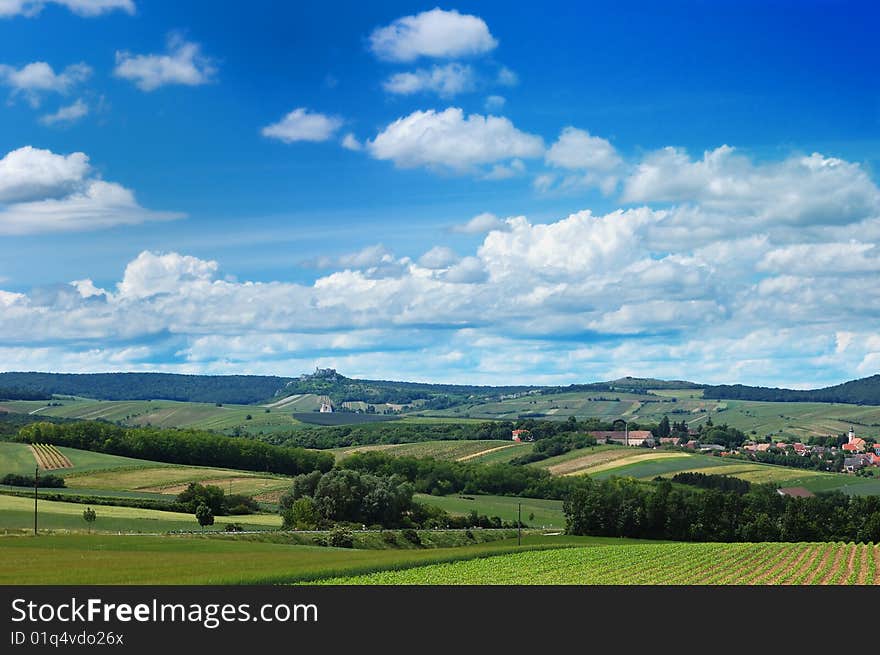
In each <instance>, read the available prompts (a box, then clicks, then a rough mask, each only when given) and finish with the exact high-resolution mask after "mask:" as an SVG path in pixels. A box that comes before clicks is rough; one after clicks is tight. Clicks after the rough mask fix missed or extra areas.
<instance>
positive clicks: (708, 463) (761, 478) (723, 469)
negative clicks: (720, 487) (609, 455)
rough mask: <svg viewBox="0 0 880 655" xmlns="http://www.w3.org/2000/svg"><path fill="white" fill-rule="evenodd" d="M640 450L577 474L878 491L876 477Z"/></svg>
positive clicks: (861, 493)
mask: <svg viewBox="0 0 880 655" xmlns="http://www.w3.org/2000/svg"><path fill="white" fill-rule="evenodd" d="M620 450H623V449H622V448H621V449H620ZM640 451H641V449H630V452H632V453H640ZM641 452H642V454H633V455H631V456H628V457H618V458H616V459H613V460H610V461H607V462H603V463H601V464H596V465H594V466H592V467H591V468H586V469H583V470H581V471H578V473H585V474H587V475H589V476H590V477H592V478H595V479H597V480H605V479H608V478H610V477H612V476H618V477H632V478H636V479H639V480H651V479H653V478H655V477H656V476H658V475H659V476H664V477H672V476H673V475H675V474H676V473H681V472H685V471H688V472H698V473H707V474H714V475H730V476H733V477H736V478H741V479H743V480H747V481H749V482H752V483H754V484H763V483H767V482H773V483H776V484H778V485H780V486H783V487H805V488H807V489H809V490H810V491H813V492H819V491H842V492H844V493H846V494H850V495H858V496H867V495H875V494H878V493H880V480H878V479H868V478H860V477H856V476H853V475H846V474H843V473H827V472H823V471H811V470H806V469H799V468H793V467H788V466H779V465H774V464H762V463H759V462H748V461H743V460H737V459H727V458H722V457H713V456H710V455H699V454H690V453H686V452H678V451H671V452H670V451H651V450H649V451H641Z"/></svg>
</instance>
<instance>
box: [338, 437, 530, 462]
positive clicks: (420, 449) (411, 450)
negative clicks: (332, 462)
mask: <svg viewBox="0 0 880 655" xmlns="http://www.w3.org/2000/svg"><path fill="white" fill-rule="evenodd" d="M373 450H378V451H381V452H382V453H384V454H386V455H393V456H394V457H431V458H433V459H439V460H445V461H459V460H464V458H467V460H465V461H474V462H476V461H481V460H480V457H482V456H489V455H492V454H495V453H500V452H505V454H506V451H512V452H513V454H511V455H509V457H515V456H516V455H517V454H523V453H524V452H527V451H528V450H530V449H528V448H526V444H517V443H516V442H512V441H501V440H497V439H477V440H443V441H419V442H416V443H407V444H372V445H367V446H348V447H346V448H333V449H332V450H331V451H330V452H332V453H333V454H334V455H335V456H336V460H337V461H340V460H343V459H345V458H346V457H348V456H349V455H351V454H353V453H357V452H369V451H373Z"/></svg>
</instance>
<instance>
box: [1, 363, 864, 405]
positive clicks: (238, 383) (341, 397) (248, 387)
mask: <svg viewBox="0 0 880 655" xmlns="http://www.w3.org/2000/svg"><path fill="white" fill-rule="evenodd" d="M654 389H657V390H660V389H694V390H695V389H702V390H703V395H704V397H706V398H712V399H728V400H758V401H768V402H825V403H847V404H854V405H880V375H872V376H871V377H867V378H862V379H860V380H852V381H850V382H844V383H843V384H838V385H835V386H832V387H826V388H824V389H812V390H796V389H781V388H771V387H754V386H748V385H742V384H733V385H729V384H722V385H703V384H698V383H696V382H689V381H686V380H658V379H655V378H639V377H623V378H618V379H616V380H609V381H606V382H592V383H587V384H571V385H568V386H555V387H548V386H538V385H533V386H530V385H510V386H489V385H468V384H433V383H428V382H403V381H389V380H360V379H354V378H347V377H345V376H344V375H342V374H340V373H338V372H337V371H335V370H334V369H319V370H316V371H315V372H314V373H310V374H304V375H300V376H297V377H280V376H273V375H181V374H177V373H35V372H14V373H0V398H3V397H4V395H3V391H4V390H5V391H6V397H7V399H15V398H19V399H27V398H29V397H30V398H34V399H36V398H48V397H50V396H51V395H52V394H55V395H60V396H81V397H84V398H95V399H98V400H178V401H183V402H203V403H231V404H243V405H249V404H257V403H261V402H265V401H268V400H271V399H277V398H280V397H283V396H288V395H294V394H315V395H319V396H329V397H330V398H331V399H332V401H333V402H334V403H336V404H339V403H343V402H349V401H362V402H366V403H375V404H381V403H389V404H401V405H406V404H409V403H412V402H413V401H416V400H419V401H421V402H420V403H419V406H420V407H422V408H425V409H445V408H447V407H452V406H455V405H461V404H468V403H472V402H477V401H479V399H481V398H482V399H486V398H489V397H494V398H499V397H510V396H518V395H523V394H533V393H540V394H555V393H569V392H578V391H585V392H589V391H600V392H601V391H615V392H629V393H635V394H647V393H649V392H650V391H651V390H654Z"/></svg>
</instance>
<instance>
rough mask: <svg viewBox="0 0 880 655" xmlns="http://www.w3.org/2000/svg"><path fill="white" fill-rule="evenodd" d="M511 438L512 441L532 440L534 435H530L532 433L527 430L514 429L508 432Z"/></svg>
mask: <svg viewBox="0 0 880 655" xmlns="http://www.w3.org/2000/svg"><path fill="white" fill-rule="evenodd" d="M510 434H511V436H510V438H511V440H513V441H534V440H535V439H534V437H532V433H531V432H529V431H528V430H514V431H513V432H511V433H510Z"/></svg>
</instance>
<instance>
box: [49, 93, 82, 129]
mask: <svg viewBox="0 0 880 655" xmlns="http://www.w3.org/2000/svg"><path fill="white" fill-rule="evenodd" d="M88 113H89V106H88V105H87V104H86V103H85V102H84V101H83V100H82V98H79V99H77V100H76V102H74V103H73V104H72V105H67V106H64V107H60V108H59V109H58V111H56V112H55V113H54V114H45V115H44V116H41V117H40V122H41V123H42V124H43V125H57V124H59V123H67V124H70V123H75V122H76V121H78V120H79V119H81V118H84V117H85V116H88Z"/></svg>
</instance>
